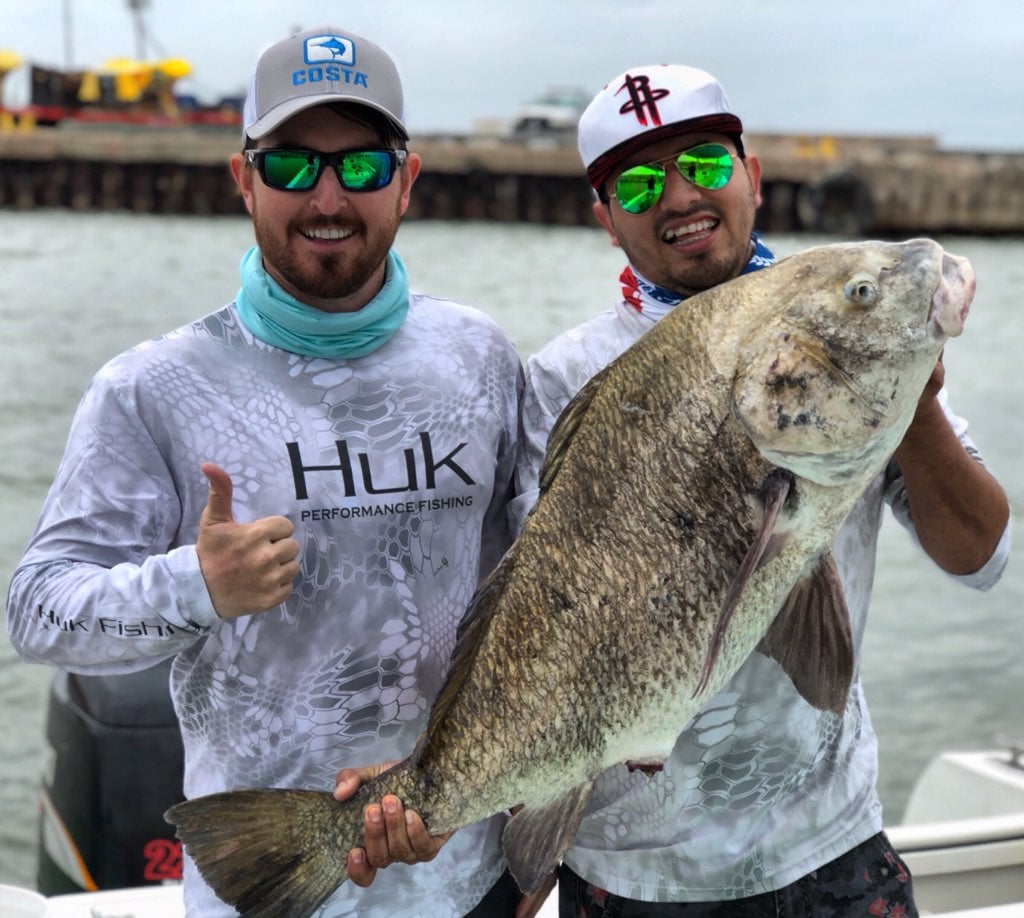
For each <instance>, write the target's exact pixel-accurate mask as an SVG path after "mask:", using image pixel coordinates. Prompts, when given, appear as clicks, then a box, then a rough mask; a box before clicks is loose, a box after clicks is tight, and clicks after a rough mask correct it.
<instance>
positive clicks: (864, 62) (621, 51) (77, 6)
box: [0, 0, 1024, 152]
mask: <svg viewBox="0 0 1024 918" xmlns="http://www.w3.org/2000/svg"><path fill="white" fill-rule="evenodd" d="M68 10H70V19H71V25H72V28H71V29H70V30H67V29H65V28H64V22H65V15H66V11H68ZM143 21H144V22H145V24H146V28H147V32H148V34H149V36H150V40H149V43H148V45H147V50H148V52H149V56H150V57H162V56H166V57H183V58H185V59H187V60H188V61H190V63H191V64H192V66H193V72H194V75H193V77H191V78H189V79H188V80H185V81H182V83H181V84H180V88H181V90H182V91H188V92H193V93H195V94H197V95H199V96H200V98H201V99H203V100H205V101H213V100H215V99H216V98H218V97H219V96H221V95H230V94H236V93H241V92H243V91H244V88H245V86H246V85H247V81H248V73H249V71H250V68H251V65H252V61H253V58H254V54H255V52H256V50H257V49H258V48H259V47H261V46H263V45H265V44H266V43H268V42H271V41H274V40H276V39H277V38H280V37H283V36H284V35H286V34H288V33H289V32H291V31H293V30H295V29H296V28H298V27H302V28H308V27H313V26H321V25H327V24H330V25H333V26H336V27H338V29H339V30H340V31H345V30H349V31H352V32H355V33H356V34H358V35H363V36H365V37H367V38H372V39H373V40H374V41H376V42H378V43H379V44H382V45H383V46H384V47H386V48H387V49H388V50H389V51H390V52H391V53H392V54H393V55H394V56H395V58H396V60H397V61H398V65H399V70H400V71H401V73H402V77H403V82H404V84H405V94H406V120H407V123H408V125H409V127H410V130H411V131H412V132H413V134H414V135H415V133H417V132H431V131H458V132H464V131H469V130H471V129H472V127H473V125H474V124H475V123H476V122H478V121H479V120H481V119H491V118H497V119H507V118H511V117H512V116H513V115H514V113H515V110H516V108H517V107H518V106H519V105H520V104H522V103H523V102H526V101H528V100H529V99H531V98H533V97H535V96H536V95H538V94H539V93H541V92H542V91H543V90H544V89H545V88H546V87H549V86H555V85H559V86H579V87H581V88H583V89H585V90H586V91H587V93H588V94H592V93H594V92H596V91H597V90H599V89H600V88H601V86H602V85H603V84H604V83H606V82H608V81H609V80H610V79H611V78H612V77H614V76H616V75H617V74H619V73H621V72H622V71H624V70H626V69H628V68H630V67H634V66H637V65H640V64H650V63H669V62H671V63H685V64H692V65H695V66H698V67H703V68H704V69H706V70H710V71H711V72H712V73H714V74H715V75H716V76H717V77H718V78H719V80H720V81H721V82H722V83H723V85H724V86H725V88H726V92H727V94H728V95H729V98H730V101H731V102H732V105H733V107H734V108H735V109H736V110H737V112H738V113H739V115H740V116H741V118H742V119H743V121H744V124H745V126H746V128H747V129H748V130H750V131H800V132H813V133H818V132H832V133H854V134H858V133H867V134H928V135H932V136H935V137H936V138H938V140H939V142H940V143H942V144H943V145H944V146H946V147H952V148H968V149H1003V150H1006V149H1009V150H1016V151H1021V152H1024V0H969V2H968V0H855V2H831V0H377V2H366V0H359V2H353V0H316V2H313V0H149V3H148V9H147V10H146V12H145V13H144V17H143ZM69 48H70V57H71V60H70V63H71V64H73V65H74V66H76V67H79V68H84V67H89V66H98V65H101V64H102V63H103V62H104V61H105V60H106V59H108V58H111V57H133V56H135V54H136V51H137V40H136V31H135V20H134V19H133V17H132V15H131V13H130V9H129V3H128V0H0V49H6V50H11V51H15V52H17V53H18V54H20V55H21V56H22V57H23V58H26V59H28V60H31V61H34V62H38V63H41V64H46V65H50V66H65V65H66V64H68V63H69V61H68V55H69ZM13 82H14V81H12V83H13Z"/></svg>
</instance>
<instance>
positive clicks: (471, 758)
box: [168, 240, 974, 916]
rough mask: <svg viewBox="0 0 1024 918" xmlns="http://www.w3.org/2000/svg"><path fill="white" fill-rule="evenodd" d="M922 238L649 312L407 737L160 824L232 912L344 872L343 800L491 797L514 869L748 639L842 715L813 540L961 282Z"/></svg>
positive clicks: (885, 439)
mask: <svg viewBox="0 0 1024 918" xmlns="http://www.w3.org/2000/svg"><path fill="white" fill-rule="evenodd" d="M973 288H974V279H973V272H972V271H971V269H970V266H969V265H968V264H967V263H966V262H965V261H963V260H962V259H956V258H954V257H952V256H948V255H946V254H945V253H944V252H943V250H942V249H941V247H940V246H938V245H937V244H936V243H934V242H931V241H928V240H912V241H910V242H907V243H898V244H897V243H880V242H868V243H850V244H844V245H834V246H824V247H820V248H818V249H812V250H809V251H807V252H804V253H801V254H799V255H795V256H791V257H790V258H788V259H785V260H784V261H782V262H779V264H778V265H776V266H774V267H772V268H768V269H765V270H763V271H759V272H756V273H753V274H749V275H745V276H743V277H741V278H738V279H736V280H734V281H731V282H729V283H728V284H724V285H721V286H719V287H716V288H714V289H712V290H710V291H706V292H705V293H703V294H700V295H698V296H695V297H693V298H691V299H689V300H687V301H685V303H684V304H683V306H681V307H679V308H677V309H675V310H673V311H672V312H671V313H669V315H668V316H667V317H665V318H664V319H663V320H662V321H661V322H659V323H658V324H657V325H656V326H655V327H654V328H653V329H652V330H651V331H650V332H648V333H647V334H646V335H645V336H644V337H642V338H641V339H640V340H639V341H638V342H637V343H636V344H634V345H633V346H632V347H631V348H629V350H627V351H626V352H625V353H624V354H622V355H621V356H620V357H619V358H618V359H616V360H615V361H613V362H612V363H611V364H609V366H608V367H606V368H605V369H604V370H603V371H601V372H600V373H598V374H597V375H596V376H595V377H594V378H593V379H592V380H591V381H590V382H589V383H588V384H587V385H586V386H585V387H584V388H583V389H582V390H581V391H580V393H579V394H578V395H577V396H576V398H575V399H574V400H573V401H572V402H571V403H570V405H569V406H568V407H567V408H566V410H565V411H564V412H563V414H562V416H561V417H560V418H559V421H558V423H557V424H556V426H555V429H554V430H553V431H552V434H551V437H550V440H549V445H548V453H547V456H546V458H545V463H544V468H543V469H542V471H541V476H540V477H541V494H540V497H539V499H538V501H537V504H536V506H535V508H534V510H533V511H532V513H531V514H530V516H529V517H528V518H527V520H526V523H525V525H524V528H523V531H522V533H521V535H520V537H519V539H518V540H517V541H516V543H515V544H514V545H513V546H512V548H511V549H510V550H509V551H508V552H507V553H506V555H505V557H504V558H503V559H502V561H501V562H500V563H499V565H498V566H497V568H496V569H495V570H494V571H493V572H492V574H491V575H490V576H489V577H488V578H487V580H486V581H485V582H484V584H483V585H482V586H481V588H480V589H479V591H478V592H477V594H476V596H475V597H474V600H473V602H472V604H471V606H470V609H469V611H468V612H467V614H466V617H465V618H464V620H463V623H462V625H461V628H460V632H459V639H458V643H457V646H456V650H455V653H454V656H453V660H452V664H451V668H450V671H449V674H448V679H447V681H446V683H445V685H444V686H443V688H442V690H441V693H440V695H439V697H438V699H437V700H436V701H435V704H434V707H433V708H432V711H431V715H430V719H429V723H428V726H427V730H426V732H425V734H424V736H423V737H422V738H421V740H420V743H419V745H418V747H417V749H416V751H415V752H414V753H413V754H412V755H411V756H410V757H409V758H408V759H406V760H405V761H403V762H402V763H400V764H399V765H397V766H395V768H393V769H392V770H391V771H390V772H388V773H386V774H384V775H382V776H380V777H379V778H377V779H375V780H374V781H373V782H371V783H368V784H366V785H364V786H362V787H361V788H360V789H359V791H358V792H357V794H356V795H355V796H354V797H353V798H352V799H351V800H350V801H347V802H345V803H340V804H339V803H337V802H336V801H334V800H333V798H332V796H331V795H330V794H327V793H315V792H308V791H277V792H269V791H266V790H254V791H233V792H225V793H222V794H216V795H212V796H210V797H206V798H198V799H196V800H192V801H187V802H185V803H182V804H178V805H177V806H175V807H173V808H172V809H171V810H170V811H169V812H168V819H169V820H170V821H172V822H174V823H175V824H176V825H177V827H178V835H179V837H180V838H181V839H182V840H183V841H184V844H185V847H186V850H187V851H188V853H189V855H190V856H191V857H192V858H193V859H194V860H195V862H196V864H197V866H198V868H199V870H200V872H201V873H202V875H203V876H204V878H205V879H206V880H207V882H209V883H210V885H211V886H212V887H213V888H214V890H215V891H216V892H217V894H218V895H219V896H220V897H221V898H223V899H225V900H226V901H229V902H231V903H232V904H234V905H236V907H238V908H239V910H240V911H241V913H242V914H243V915H253V916H263V915H278V914H288V915H293V914H294V915H305V914H309V913H311V912H312V911H314V910H315V909H316V907H317V906H318V905H319V904H320V903H322V902H323V901H324V900H325V899H326V898H327V897H328V896H329V895H330V893H331V892H332V890H333V889H335V888H336V887H337V886H338V885H339V884H340V883H342V882H344V880H345V879H346V875H345V870H344V857H343V852H344V851H346V850H347V849H349V848H351V847H354V846H357V845H359V844H360V842H361V839H362V808H363V806H364V805H365V804H366V803H368V802H370V801H375V800H379V799H380V798H381V796H383V795H384V794H388V793H392V794H395V795H397V796H399V797H400V798H401V799H402V800H403V802H404V803H405V805H406V806H407V807H409V808H411V809H414V810H416V811H418V812H419V813H420V814H421V815H422V816H423V817H424V820H425V822H426V823H427V825H428V826H430V828H431V831H433V832H435V833H443V832H448V831H451V830H455V829H458V828H460V827H461V826H464V825H468V824H470V823H473V822H476V821H478V820H480V819H482V818H485V817H487V816H490V815H492V814H493V813H496V812H500V811H502V810H505V809H507V808H510V807H515V806H517V805H520V804H521V805H522V807H523V808H522V810H521V812H519V813H518V814H517V815H516V816H514V817H513V818H512V819H511V821H510V822H509V823H508V825H507V826H506V829H505V833H504V836H503V845H504V848H505V852H506V855H507V857H508V860H509V864H510V869H511V870H512V873H513V875H514V876H515V878H516V880H517V882H518V883H519V885H520V887H521V888H522V889H523V890H524V891H528V892H530V891H533V890H535V889H537V888H538V887H539V886H540V885H541V883H542V882H543V881H544V879H545V877H546V876H547V875H548V874H549V873H550V871H551V870H552V869H553V868H554V866H555V865H556V864H557V862H558V860H559V859H560V857H561V855H562V854H563V853H564V851H565V849H566V848H567V847H568V845H569V843H570V842H571V840H572V837H573V835H574V833H575V831H576V827H577V826H578V825H579V821H580V819H581V817H582V814H583V812H584V809H585V807H586V803H587V799H588V797H589V794H590V789H591V784H592V781H593V780H594V779H595V778H596V777H597V776H598V775H599V774H600V773H601V772H602V771H603V770H605V769H606V768H608V767H610V766H613V765H616V764H621V763H623V762H627V763H636V764H639V765H641V766H645V767H650V766H656V765H657V764H658V763H659V762H660V761H662V760H663V759H664V758H665V757H666V756H667V755H668V753H669V752H670V751H671V749H672V746H673V744H674V742H675V740H676V738H677V736H678V734H679V733H680V731H681V730H682V729H683V728H684V727H685V726H686V724H687V723H688V722H689V721H690V720H691V718H693V717H694V715H695V714H697V712H698V711H699V710H700V708H701V706H702V705H703V704H704V702H705V701H706V700H707V699H709V698H710V697H711V696H712V695H713V694H714V693H715V692H716V691H717V690H718V689H719V687H720V686H721V685H722V684H724V682H725V681H726V680H727V679H728V678H729V677H730V676H731V675H732V673H733V672H735V671H736V669H738V668H739V667H740V666H741V665H742V664H743V662H744V661H745V660H746V659H747V658H748V657H749V656H750V654H751V653H753V652H755V651H760V652H762V653H764V654H765V655H767V656H769V657H771V658H773V659H775V660H776V661H777V662H778V663H779V665H781V666H782V667H783V669H784V670H785V671H786V672H787V674H788V675H789V676H790V678H791V679H792V680H793V683H794V687H795V688H796V689H797V691H798V692H800V693H801V694H802V695H803V696H804V698H805V699H806V700H807V701H808V703H810V704H813V705H815V706H816V707H818V708H821V709H823V710H841V709H842V707H843V706H844V705H845V703H846V693H847V690H848V686H849V684H850V680H851V678H852V667H853V663H852V659H853V656H852V639H851V637H850V633H849V620H848V614H847V612H846V607H845V602H844V600H843V597H842V589H841V586H840V584H839V581H838V575H837V572H836V570H835V565H834V562H833V561H832V560H831V556H830V554H829V545H830V543H831V541H832V538H833V537H834V535H835V533H836V531H837V530H838V528H839V526H840V525H841V524H842V521H843V519H844V518H845V516H846V514H847V513H848V511H849V509H850V507H851V506H852V505H853V503H854V502H855V501H856V500H857V498H858V497H859V496H860V494H861V493H862V491H863V490H864V488H865V486H866V485H867V483H868V482H869V481H870V480H871V479H872V478H873V477H874V476H875V475H877V474H878V473H879V472H880V471H881V470H882V468H883V467H884V466H885V464H886V462H887V461H888V459H889V457H890V456H891V455H892V453H893V451H894V450H895V448H896V446H897V445H898V443H899V441H900V439H901V438H902V436H903V433H904V432H905V430H906V428H907V426H908V425H909V424H910V422H911V420H912V418H913V414H914V410H915V408H916V404H917V400H918V398H919V396H920V394H921V392H922V390H923V388H924V385H925V382H926V381H927V379H928V377H929V375H930V373H931V371H932V368H933V367H934V365H935V362H936V360H937V359H938V357H939V354H940V352H941V349H942V346H943V343H944V342H945V340H946V337H947V336H949V335H955V334H959V332H960V330H961V329H962V326H963V320H964V317H965V316H966V311H967V306H968V305H969V302H970V299H971V296H972V294H973Z"/></svg>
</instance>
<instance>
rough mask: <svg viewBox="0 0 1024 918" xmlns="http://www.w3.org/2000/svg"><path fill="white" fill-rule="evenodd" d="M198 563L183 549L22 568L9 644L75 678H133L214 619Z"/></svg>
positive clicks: (10, 610) (11, 599) (10, 613)
mask: <svg viewBox="0 0 1024 918" xmlns="http://www.w3.org/2000/svg"><path fill="white" fill-rule="evenodd" d="M194 557H195V551H194V549H191V548H185V549H178V550H176V551H174V552H171V553H170V554H167V555H162V556H155V557H153V558H148V559H146V561H145V562H144V563H143V564H141V565H135V564H129V563H122V564H118V565H115V566H114V567H112V568H104V567H102V566H100V565H96V564H88V563H80V562H77V563H76V562H72V561H67V560H57V561H52V562H48V563H47V562H44V563H39V564H23V565H22V566H21V567H19V568H18V570H16V571H15V573H14V576H13V577H12V578H11V587H10V593H9V595H8V606H7V628H8V632H9V634H10V637H11V643H12V644H13V645H14V647H15V649H16V650H17V651H18V653H19V654H21V655H22V656H23V657H25V658H26V659H28V660H32V661H34V662H44V663H49V664H52V665H54V666H59V667H61V668H63V669H68V670H71V671H73V672H91V673H120V672H130V671H133V670H138V669H143V668H145V667H147V666H150V665H152V664H153V663H155V662H157V661H159V660H161V659H165V658H166V657H169V656H171V655H173V654H175V653H177V652H178V651H180V650H182V649H184V648H185V647H188V646H189V645H190V644H191V643H192V642H193V641H195V640H196V638H197V637H198V636H199V635H201V634H203V633H205V630H206V628H205V625H206V624H207V623H208V622H209V620H210V618H211V616H212V619H213V620H216V614H215V613H213V611H212V607H209V597H208V594H207V593H206V590H205V587H204V585H203V583H202V575H201V574H200V573H199V572H198V563H197V562H195V561H194ZM197 619H198V620H197Z"/></svg>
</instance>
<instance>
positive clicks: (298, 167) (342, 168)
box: [245, 150, 407, 191]
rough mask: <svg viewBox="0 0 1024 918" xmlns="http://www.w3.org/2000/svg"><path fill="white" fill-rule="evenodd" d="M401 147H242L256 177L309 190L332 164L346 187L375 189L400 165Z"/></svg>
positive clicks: (280, 186)
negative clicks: (335, 150)
mask: <svg viewBox="0 0 1024 918" xmlns="http://www.w3.org/2000/svg"><path fill="white" fill-rule="evenodd" d="M406 155H407V154H406V152H405V150H341V151H340V152H338V153H318V152H317V151H316V150H246V151H245V159H246V162H248V163H249V164H250V165H252V164H253V163H255V165H256V171H257V172H259V174H260V178H262V179H263V181H264V183H265V184H266V185H268V186H270V187H271V188H276V189H278V191H309V190H310V189H311V188H313V187H315V186H316V183H317V182H318V181H320V176H321V174H322V173H323V171H324V169H326V168H327V167H328V166H333V167H334V171H335V172H336V173H337V175H338V181H340V182H341V187H342V188H344V189H345V190H346V191H377V190H378V189H380V188H384V187H385V186H387V185H390V184H391V179H393V178H394V177H395V170H396V169H397V168H398V167H399V166H402V165H404V163H405V160H406Z"/></svg>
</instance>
